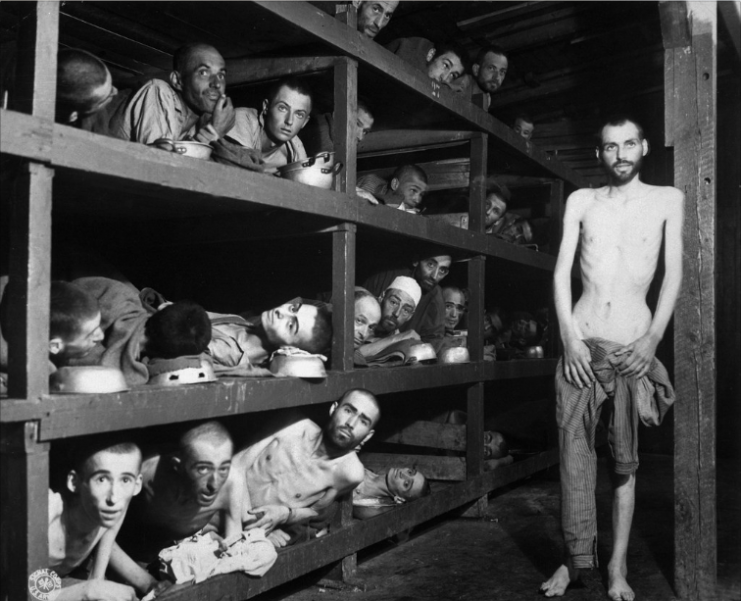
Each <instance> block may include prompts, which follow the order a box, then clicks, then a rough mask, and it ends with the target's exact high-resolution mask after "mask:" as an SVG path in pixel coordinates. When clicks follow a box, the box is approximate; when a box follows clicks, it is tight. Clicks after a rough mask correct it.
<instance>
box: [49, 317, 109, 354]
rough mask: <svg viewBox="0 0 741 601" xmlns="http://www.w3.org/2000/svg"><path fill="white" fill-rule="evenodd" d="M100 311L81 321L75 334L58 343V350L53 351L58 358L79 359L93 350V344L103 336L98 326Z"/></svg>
mask: <svg viewBox="0 0 741 601" xmlns="http://www.w3.org/2000/svg"><path fill="white" fill-rule="evenodd" d="M100 320H101V316H100V312H98V314H97V315H96V316H95V317H93V318H91V319H88V320H85V321H83V322H82V323H81V324H80V326H79V328H78V330H77V334H75V335H74V336H71V337H70V338H68V339H66V340H63V341H62V343H61V345H59V348H60V350H59V352H57V353H55V354H56V357H57V359H59V360H65V361H66V360H69V359H80V358H81V357H84V356H86V355H87V354H88V353H90V351H92V350H93V348H94V347H95V345H97V344H98V343H99V342H101V341H102V340H103V338H104V335H103V330H102V329H101V328H100Z"/></svg>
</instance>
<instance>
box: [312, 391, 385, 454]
mask: <svg viewBox="0 0 741 601" xmlns="http://www.w3.org/2000/svg"><path fill="white" fill-rule="evenodd" d="M379 416H380V413H379V411H378V407H377V406H376V404H375V403H374V402H373V401H372V400H371V399H370V398H368V396H367V395H366V394H365V393H363V392H352V393H350V394H349V395H348V396H347V397H345V398H344V399H343V400H342V401H340V403H339V405H337V406H336V407H335V408H334V410H333V411H332V415H331V417H330V418H329V423H328V424H327V426H326V428H325V430H324V435H325V437H326V438H327V440H328V441H329V442H330V443H331V444H332V445H333V446H334V447H336V448H338V449H343V450H349V449H354V448H355V447H357V446H358V445H360V444H362V443H363V442H364V441H365V440H366V438H368V437H369V436H370V435H371V434H373V426H374V425H375V423H376V422H377V421H378V418H379Z"/></svg>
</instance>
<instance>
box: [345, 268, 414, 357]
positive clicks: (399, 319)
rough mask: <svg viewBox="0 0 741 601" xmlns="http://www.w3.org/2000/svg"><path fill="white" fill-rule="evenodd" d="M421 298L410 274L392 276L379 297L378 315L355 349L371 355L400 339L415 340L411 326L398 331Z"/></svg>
mask: <svg viewBox="0 0 741 601" xmlns="http://www.w3.org/2000/svg"><path fill="white" fill-rule="evenodd" d="M421 298H422V289H421V288H420V287H419V284H418V283H417V281H416V280H415V279H414V278H411V277H408V276H404V275H400V276H397V277H396V278H394V281H393V282H391V284H390V285H389V287H388V288H387V289H386V290H385V291H384V293H383V296H382V297H381V319H380V321H379V322H378V325H377V326H376V328H375V330H374V331H373V335H372V336H370V337H369V338H368V339H367V341H366V343H365V344H363V345H362V346H361V347H360V348H359V349H358V352H359V353H360V354H361V355H362V356H363V357H365V358H371V357H374V356H376V355H377V354H378V353H380V352H381V351H383V350H384V349H386V348H387V347H389V346H390V345H392V344H394V343H395V342H399V341H400V340H410V339H411V340H419V334H417V332H415V331H414V330H408V331H406V332H399V328H401V327H402V326H403V325H404V324H405V323H407V322H408V321H409V320H410V319H411V318H412V316H413V315H414V312H415V310H416V309H417V305H418V304H419V301H420V299H421Z"/></svg>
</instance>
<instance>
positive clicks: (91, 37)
mask: <svg viewBox="0 0 741 601" xmlns="http://www.w3.org/2000/svg"><path fill="white" fill-rule="evenodd" d="M44 4H45V5H46V4H51V3H44ZM106 4H108V3H106ZM117 4H118V3H117ZM151 4H157V3H151ZM243 4H249V6H247V7H245V6H242V5H243ZM4 6H8V7H9V8H8V9H7V10H5V9H4V10H3V15H2V16H3V18H5V19H7V18H8V17H9V16H13V14H14V11H16V12H17V11H18V10H20V9H19V8H18V7H17V6H13V3H9V4H8V3H4ZM155 8H156V7H155ZM44 9H47V7H46V6H45V7H44ZM107 9H108V6H105V9H104V8H102V7H101V8H99V7H97V6H94V5H93V6H88V4H87V3H85V4H84V5H83V3H65V5H64V6H63V7H62V9H61V13H60V15H59V21H60V22H59V27H58V28H57V26H56V22H55V21H54V19H53V18H49V19H47V20H46V21H47V22H46V23H42V25H44V26H45V27H46V28H48V29H49V30H50V31H49V32H48V33H49V34H50V35H52V37H53V35H56V34H57V33H58V34H59V39H60V42H62V44H63V45H69V44H75V45H76V46H77V47H82V48H89V49H91V50H94V51H96V52H97V54H98V55H100V56H102V57H103V58H104V59H105V60H106V61H107V63H108V65H109V66H110V67H111V71H112V72H114V73H117V74H118V75H117V77H118V78H119V79H125V78H123V76H122V75H121V72H122V71H123V70H128V71H129V73H130V74H131V73H132V72H133V71H134V69H135V68H137V69H138V71H137V72H136V73H135V75H136V74H137V73H138V76H140V77H141V76H145V75H146V76H149V75H152V74H155V73H156V72H160V71H161V67H162V66H163V64H164V63H163V55H164V51H163V50H162V49H161V47H162V46H166V48H167V50H169V51H172V47H173V46H174V45H175V44H177V43H179V40H178V41H176V40H175V38H174V37H173V38H168V37H166V36H163V35H161V34H156V33H155V32H154V30H149V29H147V31H145V30H144V29H143V28H145V26H144V25H142V24H141V22H139V23H137V22H136V21H134V20H132V19H133V16H134V13H133V11H132V10H131V9H126V8H125V7H123V8H121V7H118V6H117V7H114V8H112V10H113V11H114V12H110V13H108V12H106V10H107ZM149 10H150V9H149V8H148V9H147V10H145V11H144V14H142V15H141V16H140V17H139V19H140V20H141V21H146V19H147V17H149V16H151V15H149V14H148V11H149ZM159 10H160V11H164V10H165V9H159ZM172 10H173V9H171V8H167V9H166V11H167V13H163V14H169V15H170V17H171V19H175V18H176V17H179V18H180V19H181V20H182V21H186V20H187V19H193V18H195V17H196V16H197V14H196V13H193V14H190V13H191V12H193V9H192V7H189V8H187V9H184V10H183V13H184V14H179V13H178V11H175V12H174V13H173V11H172ZM116 11H117V12H118V13H121V11H123V12H124V13H125V16H124V15H123V14H117V12H116ZM127 11H128V12H127ZM137 12H138V9H137ZM197 12H198V11H197ZM205 12H206V11H205V9H203V7H201V9H200V12H198V14H201V13H204V14H205ZM185 13H188V14H185ZM225 13H228V14H225ZM225 20H237V21H240V22H247V23H257V24H258V25H259V27H258V29H260V30H261V31H263V30H266V31H263V34H262V35H263V36H267V33H275V30H280V31H282V32H283V35H282V37H280V38H279V39H280V41H281V43H283V44H288V45H289V50H291V49H292V48H290V46H291V44H290V40H291V39H292V38H294V37H297V38H298V39H299V41H300V42H302V45H300V46H299V48H301V47H303V48H306V46H307V45H306V43H305V42H307V41H308V40H310V39H311V38H313V37H319V38H321V39H322V41H323V42H324V43H325V46H324V47H323V48H322V49H319V50H317V49H316V47H314V49H313V52H314V53H317V52H319V51H323V52H325V53H326V52H327V46H329V50H330V51H332V52H339V53H342V54H345V55H346V56H349V57H350V58H351V59H357V60H358V62H359V63H360V64H361V67H362V69H363V70H361V73H360V77H359V78H358V79H359V81H358V82H357V87H359V88H360V89H361V90H363V91H364V92H365V91H367V90H364V89H363V80H364V78H365V75H366V74H367V76H368V79H369V80H370V81H372V82H383V81H388V82H389V83H390V84H391V88H393V89H394V90H395V89H397V88H399V89H400V88H405V89H407V92H408V90H412V92H414V94H415V95H416V99H417V100H418V101H419V105H420V106H422V107H424V109H423V110H422V112H423V113H428V114H429V115H430V119H431V123H428V124H427V125H429V126H435V125H436V124H438V123H440V122H441V115H442V114H443V113H445V114H447V115H448V116H452V117H453V118H454V120H455V124H456V125H458V126H460V127H462V128H466V129H471V130H474V132H475V131H478V132H480V133H478V134H476V133H469V134H466V137H467V138H468V139H469V140H470V144H471V153H472V154H471V156H473V153H474V149H473V147H474V146H475V143H476V142H477V141H481V140H483V141H484V148H483V156H484V159H483V160H484V163H485V162H486V148H485V146H486V140H487V137H488V139H489V140H494V141H496V142H497V143H499V144H500V146H504V147H506V149H507V152H509V153H512V152H514V153H515V154H517V153H520V154H522V155H523V156H525V157H527V158H528V159H529V160H530V162H531V163H533V164H534V165H535V166H536V167H539V168H540V170H539V171H537V170H536V173H537V174H540V175H543V174H546V175H556V176H559V177H562V178H564V179H566V180H567V181H568V182H569V183H570V184H573V185H579V184H580V183H581V182H579V181H578V179H579V178H578V176H577V175H576V174H575V173H574V172H570V171H569V170H566V172H564V171H563V170H564V169H565V167H563V165H561V164H559V163H558V162H557V161H554V160H552V159H551V157H549V156H547V155H545V154H544V153H540V151H538V150H537V148H536V147H534V146H533V145H530V144H526V143H525V142H524V140H523V139H522V138H520V137H518V136H516V135H515V134H514V133H513V132H512V131H511V130H510V129H509V128H508V127H505V126H504V125H502V124H501V123H500V122H498V121H497V120H496V119H494V118H493V117H491V116H490V115H488V114H487V113H485V112H484V111H483V110H481V109H479V108H477V107H476V106H475V105H474V104H471V103H470V102H468V100H464V99H462V98H460V97H458V96H456V95H455V94H453V93H452V92H449V90H448V89H446V88H445V87H441V86H440V85H439V83H438V82H436V81H434V80H430V79H429V78H427V77H425V74H424V73H423V72H420V71H418V70H417V69H415V68H414V67H413V66H411V65H409V64H407V63H406V62H404V61H402V60H401V59H399V58H398V57H396V56H394V55H393V54H391V53H390V52H388V51H387V50H385V49H384V48H382V47H380V46H378V45H377V44H375V43H374V42H373V41H372V40H370V39H368V38H366V37H365V36H363V35H361V34H360V33H359V32H358V31H356V30H355V29H353V28H350V27H348V26H347V25H345V24H343V23H341V22H340V21H339V20H338V19H335V18H334V17H331V16H329V15H327V14H326V13H324V12H322V11H321V10H318V9H316V8H314V7H313V6H311V5H308V4H304V3H238V6H236V7H235V6H232V5H226V7H224V10H223V11H221V12H220V13H219V14H218V15H217V14H213V15H209V19H208V25H207V29H206V30H205V31H211V30H213V28H215V27H218V26H221V25H224V23H225V22H226V21H225ZM290 23H299V24H300V25H298V26H295V25H292V24H290ZM169 24H170V22H169V21H168V22H167V23H163V27H166V26H168V25H169ZM188 27H191V26H188ZM255 27H257V26H255V25H253V28H255ZM186 29H187V28H186ZM232 29H233V27H232ZM52 30H53V31H52ZM102 31H105V33H106V35H105V36H102V35H101V32H102ZM168 31H170V30H168ZM199 31H200V30H199ZM229 31H231V29H230V30H229ZM170 32H171V33H174V32H172V31H170ZM296 32H298V34H299V35H294V34H295V33H296ZM177 33H178V36H179V37H180V38H181V39H182V38H184V37H185V36H186V35H191V36H192V35H196V34H195V33H194V32H192V31H184V30H183V28H182V27H181V28H180V30H178V31H177ZM201 33H202V34H203V32H201ZM158 35H159V36H160V37H157V36H158ZM224 37H225V38H226V42H227V43H224V44H222V46H223V47H224V48H225V49H226V50H225V56H226V52H229V53H230V54H232V55H234V54H236V53H240V54H241V55H244V53H245V51H246V50H247V51H249V50H251V49H252V48H254V47H257V48H260V43H261V42H260V40H258V41H257V42H255V41H253V40H252V39H250V42H249V43H242V44H241V45H237V44H235V43H234V42H232V41H231V39H230V37H229V35H226V36H224ZM204 38H206V41H209V40H208V38H209V35H201V39H204ZM83 40H84V41H83ZM134 40H137V41H134ZM274 44H275V43H274ZM157 45H159V46H160V49H156V48H155V46H157ZM263 45H264V44H263ZM295 46H296V42H295V41H294V42H293V47H294V48H295ZM112 48H115V49H116V50H115V51H114V50H112ZM145 49H147V50H146V51H145ZM123 51H125V52H126V55H128V56H130V57H134V58H133V59H131V58H130V59H129V60H128V62H126V61H124V60H123V56H124V55H123ZM147 52H148V53H147ZM262 52H263V54H264V52H265V50H263V51H262ZM46 58H47V59H49V60H46V61H39V62H40V63H41V64H40V65H37V67H36V69H37V73H41V72H43V70H44V69H46V71H49V72H53V70H54V60H53V58H51V57H46ZM132 60H133V61H134V63H136V64H135V65H132V62H131V61H132ZM170 60H171V58H170V57H169V56H168V57H167V61H168V62H169V61H170ZM44 63H47V64H44ZM122 63H124V65H123V66H122ZM227 63H228V67H229V72H230V73H231V74H234V76H233V80H232V81H229V85H230V86H232V85H234V86H236V88H235V89H240V88H239V84H244V83H245V82H247V81H253V80H255V79H257V80H260V79H262V80H264V79H266V78H275V77H277V76H280V75H282V74H285V73H291V72H292V71H296V72H307V71H311V70H312V69H317V68H320V69H324V70H325V71H326V70H327V69H328V68H329V67H334V71H335V77H334V80H333V81H332V80H330V82H329V83H330V87H334V90H333V94H331V96H332V97H333V98H332V100H333V101H334V105H335V106H334V108H335V110H337V109H338V108H342V107H341V106H339V107H338V105H342V104H344V103H347V102H348V100H347V99H348V98H349V99H350V100H349V102H350V103H352V102H353V98H354V97H355V93H356V89H355V86H354V85H353V83H354V80H353V78H352V77H351V76H349V75H347V74H348V73H349V72H352V70H353V66H354V64H355V63H354V62H353V61H352V60H348V59H347V58H344V57H324V58H320V59H316V58H303V59H288V58H282V59H279V60H275V59H265V58H264V57H263V58H252V57H250V58H242V59H239V58H227ZM281 65H282V66H281ZM338 70H340V71H342V73H344V74H345V75H347V79H346V82H349V85H346V86H343V85H342V84H343V83H346V82H345V81H343V77H342V76H337V74H336V72H337V71H338ZM378 73H383V77H382V78H381V79H379V76H378ZM374 78H375V79H374ZM243 87H244V86H243ZM343 87H344V89H340V90H338V88H343ZM366 87H367V86H366ZM376 87H377V86H374V87H373V89H375V88H376ZM46 92H47V94H48V90H47V91H46ZM43 93H44V90H43V89H42V90H41V92H37V94H42V95H43ZM51 93H52V94H53V93H54V90H51ZM229 93H230V95H231V93H232V92H231V87H230V91H229ZM420 93H423V94H424V96H425V97H426V98H427V100H428V101H429V102H424V101H422V99H419V94H420ZM386 96H387V94H386V93H385V94H382V95H381V97H386ZM404 99H405V98H402V100H404ZM42 100H43V99H42ZM48 101H52V99H48ZM52 102H53V101H52ZM430 107H431V108H432V109H434V110H432V111H428V110H427V109H428V108H430ZM344 109H345V111H344V112H345V114H346V116H347V117H348V124H347V125H348V126H347V129H348V130H349V129H352V126H353V125H354V124H350V123H349V121H350V117H351V115H350V112H351V111H350V110H348V109H347V106H345V107H344ZM340 115H341V116H342V113H340ZM3 123H4V127H3V132H2V150H3V152H7V153H9V154H15V155H18V156H22V157H25V158H29V159H32V160H37V161H41V162H45V163H48V164H50V165H51V166H52V167H55V168H58V169H59V170H61V172H62V174H64V173H65V172H69V173H73V174H75V173H84V174H85V175H86V185H88V184H89V180H91V181H92V183H93V185H95V183H96V182H98V183H100V185H101V187H109V188H110V187H112V185H113V186H115V188H116V189H117V190H121V191H125V193H127V194H129V195H130V198H132V197H133V198H135V197H136V196H138V195H139V196H142V197H152V196H157V197H158V198H157V199H156V200H153V201H150V200H148V202H147V204H146V205H143V206H146V207H147V210H149V208H150V207H152V208H153V210H154V211H155V212H156V208H154V207H156V205H157V203H158V202H163V203H165V204H167V199H168V197H169V199H173V198H175V203H177V204H178V207H179V208H180V209H182V212H181V211H180V210H179V211H178V214H184V215H187V214H189V212H188V211H189V206H190V207H193V211H192V212H195V213H202V212H203V211H204V208H207V212H208V214H209V215H214V214H218V213H219V212H222V210H224V209H225V210H226V212H232V211H233V210H235V208H237V207H239V206H240V205H244V204H245V203H243V202H241V201H249V203H250V204H257V205H260V206H264V207H269V208H284V209H289V210H294V211H299V212H303V213H312V214H315V215H317V216H324V217H328V218H330V219H332V220H336V221H347V222H353V223H360V224H365V225H368V226H370V227H374V228H378V229H382V230H387V231H392V232H403V233H404V235H409V236H411V237H418V238H420V239H425V240H433V241H435V240H437V241H438V242H440V243H443V244H446V245H450V246H454V247H457V248H461V249H463V250H464V251H469V252H471V253H474V254H487V255H491V256H497V257H503V258H505V259H512V260H515V261H519V260H521V261H523V262H525V263H528V262H530V263H531V264H533V265H534V266H538V267H542V268H545V269H551V268H552V260H548V259H546V260H543V259H534V258H532V257H530V255H531V254H532V253H528V252H527V251H523V250H522V249H513V248H508V247H507V246H506V245H504V244H502V243H501V242H500V241H498V240H493V239H487V238H484V237H480V236H478V235H477V234H476V233H475V232H472V231H468V232H467V231H460V230H459V231H455V230H454V229H453V228H450V227H449V226H447V225H446V224H440V223H425V222H424V221H423V220H414V219H410V218H409V216H406V215H401V214H398V213H397V214H393V215H391V214H389V213H388V212H386V211H379V210H374V208H373V207H368V206H366V205H364V204H363V203H358V202H353V203H348V202H347V197H346V196H345V195H342V194H334V195H333V194H332V193H331V192H325V191H321V190H316V189H310V188H307V187H301V188H300V192H299V190H297V188H296V186H295V185H294V184H292V183H290V182H280V181H277V180H276V179H275V178H267V177H264V176H262V175H261V174H255V173H250V172H247V173H245V172H244V171H234V170H229V169H224V168H222V167H220V166H219V165H214V164H205V163H198V162H196V161H192V160H183V159H181V158H180V157H174V156H171V155H168V154H167V153H161V152H152V151H151V149H148V148H145V147H132V146H131V145H129V144H121V143H118V142H117V141H116V140H111V139H104V138H101V137H99V136H88V135H86V134H85V132H82V131H75V130H70V129H69V128H66V127H62V126H57V125H50V124H48V123H42V122H40V120H38V119H36V118H34V117H26V116H22V115H17V114H13V113H6V114H5V115H4V116H3ZM446 123H450V120H449V119H448V120H447V122H446ZM389 133H390V132H389V131H388V130H386V131H385V132H383V131H381V132H378V134H376V135H375V138H376V140H375V141H374V134H370V135H369V136H368V138H367V139H366V141H365V143H364V144H365V146H367V147H368V148H371V149H378V148H379V145H380V146H383V145H384V144H385V142H384V140H390V142H389V143H388V145H389V146H391V147H394V146H397V147H398V140H394V136H389V135H388V134H389ZM440 133H442V132H439V133H438V134H437V135H438V137H439V134H440ZM487 134H488V136H487ZM477 136H478V138H477ZM454 138H455V137H454ZM456 139H457V138H456ZM347 146H348V148H346V149H345V152H346V155H347V169H346V175H345V180H346V183H347V189H352V185H353V183H354V182H353V180H354V175H355V165H354V163H355V149H354V148H349V146H353V145H352V144H347ZM359 151H360V154H361V156H362V153H363V144H361V147H360V149H359ZM481 151H482V145H481V144H480V143H479V144H478V152H479V153H481ZM490 155H491V153H490ZM480 162H481V159H480V158H479V163H480ZM351 163H352V164H351ZM483 168H484V169H486V165H483ZM173 169H177V171H178V174H177V175H178V176H177V177H171V176H170V175H169V174H170V173H172V170H173ZM164 173H167V174H168V176H167V177H163V174H164ZM564 176H566V177H564ZM204 197H205V198H208V200H209V202H208V203H207V205H206V204H201V203H202V202H203V199H204ZM188 199H193V200H194V201H196V202H193V203H188ZM230 201H238V202H236V203H235V202H230ZM81 202H84V199H81ZM97 202H98V201H97V199H96V203H97ZM55 206H57V205H56V204H55ZM109 208H110V207H106V210H108V209H109ZM473 209H474V210H475V207H474V208H473ZM237 210H239V209H237ZM114 212H115V210H114ZM192 212H191V214H192Z"/></svg>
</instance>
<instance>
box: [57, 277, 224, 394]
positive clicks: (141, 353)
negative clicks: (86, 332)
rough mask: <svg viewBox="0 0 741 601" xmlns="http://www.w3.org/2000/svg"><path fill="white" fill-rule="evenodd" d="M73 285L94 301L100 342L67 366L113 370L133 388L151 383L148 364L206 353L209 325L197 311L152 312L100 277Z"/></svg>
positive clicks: (134, 293) (181, 306)
mask: <svg viewBox="0 0 741 601" xmlns="http://www.w3.org/2000/svg"><path fill="white" fill-rule="evenodd" d="M74 283H75V284H76V285H78V286H79V287H81V288H82V289H83V290H85V291H86V292H87V293H88V294H90V295H91V296H92V297H93V298H94V299H96V300H97V302H98V305H99V306H100V312H101V322H100V327H101V328H102V330H103V335H104V338H103V341H102V344H99V345H96V346H95V347H94V349H93V350H92V351H91V352H90V353H88V354H87V355H85V356H84V357H79V358H74V359H73V360H71V361H69V364H70V365H106V366H108V367H115V368H118V369H120V370H121V371H122V372H123V374H124V377H125V378H126V382H127V383H128V384H129V386H136V385H138V384H145V383H146V382H147V381H148V380H149V369H148V367H147V365H148V362H151V360H152V359H175V358H178V357H186V356H188V357H193V356H197V355H200V354H201V353H204V352H205V351H206V349H207V348H208V343H209V341H210V340H211V324H210V322H209V319H208V315H207V314H206V312H205V311H204V310H203V308H202V307H201V306H200V305H197V304H195V303H192V302H190V301H179V302H176V303H168V304H166V306H163V307H162V308H161V309H160V310H158V311H153V310H150V309H149V308H146V307H145V306H144V305H143V303H142V301H141V298H140V294H139V291H138V290H137V289H136V288H134V287H133V286H132V285H130V284H124V283H122V282H119V281H117V280H113V279H110V278H103V277H86V278H78V279H76V280H75V281H74Z"/></svg>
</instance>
